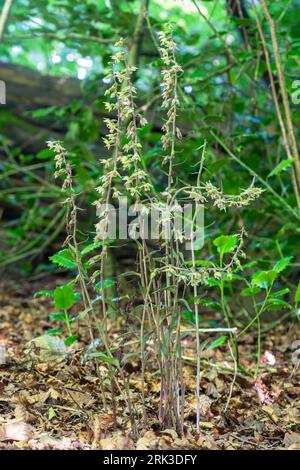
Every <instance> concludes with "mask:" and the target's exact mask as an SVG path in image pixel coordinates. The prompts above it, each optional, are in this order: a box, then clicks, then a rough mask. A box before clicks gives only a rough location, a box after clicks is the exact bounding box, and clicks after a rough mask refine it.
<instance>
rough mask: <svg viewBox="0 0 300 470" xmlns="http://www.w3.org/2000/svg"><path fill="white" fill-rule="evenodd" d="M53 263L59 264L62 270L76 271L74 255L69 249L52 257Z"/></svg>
mask: <svg viewBox="0 0 300 470" xmlns="http://www.w3.org/2000/svg"><path fill="white" fill-rule="evenodd" d="M49 259H50V261H52V263H55V264H58V265H59V266H61V267H62V268H69V269H76V268H77V264H76V262H75V261H74V258H73V255H72V253H71V251H70V250H69V248H66V249H65V250H61V251H59V252H58V253H56V254H55V255H53V256H50V258H49Z"/></svg>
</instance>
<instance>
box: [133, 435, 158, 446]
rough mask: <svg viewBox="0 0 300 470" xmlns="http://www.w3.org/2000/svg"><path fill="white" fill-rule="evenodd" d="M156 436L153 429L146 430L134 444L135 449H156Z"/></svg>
mask: <svg viewBox="0 0 300 470" xmlns="http://www.w3.org/2000/svg"><path fill="white" fill-rule="evenodd" d="M157 446H158V437H157V436H156V434H155V432H154V431H147V432H146V433H145V434H144V435H143V437H141V438H140V439H139V440H138V441H137V444H136V449H137V450H150V449H157Z"/></svg>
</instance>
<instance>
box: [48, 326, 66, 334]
mask: <svg viewBox="0 0 300 470" xmlns="http://www.w3.org/2000/svg"><path fill="white" fill-rule="evenodd" d="M63 332H64V331H63V330H62V329H61V328H51V329H50V330H47V331H46V335H48V336H57V335H60V334H61V333H63Z"/></svg>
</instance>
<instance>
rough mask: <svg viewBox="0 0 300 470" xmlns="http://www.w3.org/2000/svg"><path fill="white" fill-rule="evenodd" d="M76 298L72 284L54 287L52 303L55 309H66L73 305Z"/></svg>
mask: <svg viewBox="0 0 300 470" xmlns="http://www.w3.org/2000/svg"><path fill="white" fill-rule="evenodd" d="M77 300H78V298H77V296H76V295H75V293H74V292H73V285H72V284H66V285H65V286H61V287H56V289H55V290H54V303H55V307H56V308H57V310H68V309H69V308H71V307H73V305H74V304H75V303H76V302H77Z"/></svg>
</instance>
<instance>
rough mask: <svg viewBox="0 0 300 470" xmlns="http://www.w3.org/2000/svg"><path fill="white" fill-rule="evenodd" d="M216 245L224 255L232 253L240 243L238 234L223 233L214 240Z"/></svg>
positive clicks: (221, 254)
mask: <svg viewBox="0 0 300 470" xmlns="http://www.w3.org/2000/svg"><path fill="white" fill-rule="evenodd" d="M213 243H214V245H215V246H216V247H217V248H218V252H219V253H220V256H221V257H222V256H223V255H224V254H225V253H231V252H232V251H233V250H234V248H235V247H236V246H237V244H238V238H237V235H221V236H220V237H218V238H216V239H215V240H214V242H213Z"/></svg>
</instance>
